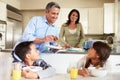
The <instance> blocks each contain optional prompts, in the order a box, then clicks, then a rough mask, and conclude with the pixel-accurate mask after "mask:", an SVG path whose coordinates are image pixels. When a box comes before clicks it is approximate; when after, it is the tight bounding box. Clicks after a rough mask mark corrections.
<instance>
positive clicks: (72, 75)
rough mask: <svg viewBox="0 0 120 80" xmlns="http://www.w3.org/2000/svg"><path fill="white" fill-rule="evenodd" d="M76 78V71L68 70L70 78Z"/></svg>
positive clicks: (73, 69)
mask: <svg viewBox="0 0 120 80" xmlns="http://www.w3.org/2000/svg"><path fill="white" fill-rule="evenodd" d="M77 76H78V69H77V68H70V78H77Z"/></svg>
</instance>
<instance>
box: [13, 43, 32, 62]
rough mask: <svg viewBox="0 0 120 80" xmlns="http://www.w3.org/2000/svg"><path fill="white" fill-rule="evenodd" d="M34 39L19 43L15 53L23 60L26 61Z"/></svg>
mask: <svg viewBox="0 0 120 80" xmlns="http://www.w3.org/2000/svg"><path fill="white" fill-rule="evenodd" d="M31 44H33V41H25V42H21V43H19V44H18V45H17V46H16V48H15V54H16V55H17V56H18V57H19V58H20V59H21V60H22V61H25V56H26V54H27V53H28V52H29V51H30V50H31V49H30V45H31Z"/></svg>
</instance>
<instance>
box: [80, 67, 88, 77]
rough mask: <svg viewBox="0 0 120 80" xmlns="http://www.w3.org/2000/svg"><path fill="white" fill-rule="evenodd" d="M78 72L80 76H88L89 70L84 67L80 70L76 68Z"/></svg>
mask: <svg viewBox="0 0 120 80" xmlns="http://www.w3.org/2000/svg"><path fill="white" fill-rule="evenodd" d="M78 74H79V75H81V76H84V77H86V76H89V75H90V71H89V70H88V69H86V68H83V69H81V70H78Z"/></svg>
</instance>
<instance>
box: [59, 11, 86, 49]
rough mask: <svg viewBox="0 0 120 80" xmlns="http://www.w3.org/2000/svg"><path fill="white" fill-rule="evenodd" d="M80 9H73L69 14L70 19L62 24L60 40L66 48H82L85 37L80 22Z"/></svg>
mask: <svg viewBox="0 0 120 80" xmlns="http://www.w3.org/2000/svg"><path fill="white" fill-rule="evenodd" d="M79 19H80V14H79V11H78V10H76V9H73V10H71V11H70V13H69V15H68V20H67V22H66V23H64V24H63V25H62V26H61V30H60V42H61V44H62V46H64V47H65V48H70V47H76V48H81V47H82V42H83V40H84V38H85V36H84V33H83V29H82V25H81V23H80V22H79Z"/></svg>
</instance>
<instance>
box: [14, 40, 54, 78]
mask: <svg viewBox="0 0 120 80" xmlns="http://www.w3.org/2000/svg"><path fill="white" fill-rule="evenodd" d="M15 54H16V55H17V56H18V57H19V58H20V59H21V60H22V61H21V62H22V67H23V70H22V76H23V77H25V78H28V79H38V78H40V79H41V78H45V77H50V76H53V75H55V73H56V71H55V69H54V68H52V67H51V66H50V65H48V64H47V63H46V62H45V61H44V60H42V59H40V56H39V51H38V50H37V49H36V47H35V44H34V43H33V41H25V42H21V43H20V44H18V45H17V46H16V48H15ZM28 66H29V69H27V68H26V67H28ZM30 66H32V68H31V67H30ZM33 66H34V67H33ZM38 67H40V68H41V69H42V70H37V71H33V70H32V69H33V68H35V69H36V68H38ZM25 68H26V69H25Z"/></svg>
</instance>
